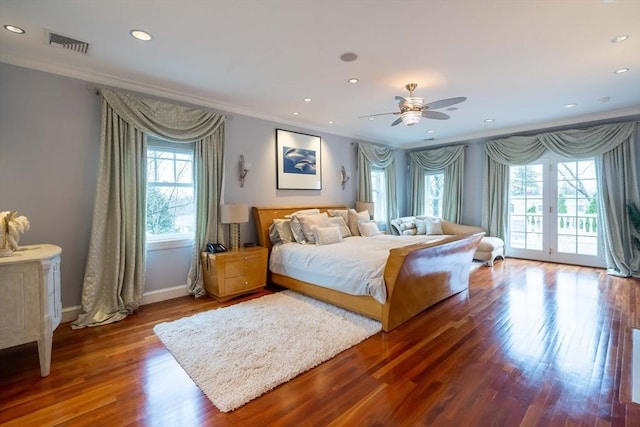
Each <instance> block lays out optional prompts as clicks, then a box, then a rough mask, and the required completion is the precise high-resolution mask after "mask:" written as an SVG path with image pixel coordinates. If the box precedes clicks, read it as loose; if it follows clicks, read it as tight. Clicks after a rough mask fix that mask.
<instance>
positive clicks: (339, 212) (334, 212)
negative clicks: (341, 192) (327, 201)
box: [327, 209, 349, 237]
mask: <svg viewBox="0 0 640 427" xmlns="http://www.w3.org/2000/svg"><path fill="white" fill-rule="evenodd" d="M327 213H328V214H329V216H330V217H336V216H339V217H342V219H343V220H344V223H345V224H348V223H349V209H327ZM343 237H344V236H343Z"/></svg>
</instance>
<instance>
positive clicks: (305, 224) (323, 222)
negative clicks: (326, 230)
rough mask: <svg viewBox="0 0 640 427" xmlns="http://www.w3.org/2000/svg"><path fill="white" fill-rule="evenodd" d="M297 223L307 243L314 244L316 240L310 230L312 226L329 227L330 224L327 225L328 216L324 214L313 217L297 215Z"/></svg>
mask: <svg viewBox="0 0 640 427" xmlns="http://www.w3.org/2000/svg"><path fill="white" fill-rule="evenodd" d="M296 217H297V218H298V222H299V223H300V227H301V228H302V234H304V238H305V239H306V240H307V242H309V243H315V242H316V239H315V237H314V236H313V230H312V229H311V228H312V227H313V226H314V225H317V226H318V227H329V226H330V225H331V224H330V223H329V215H327V213H326V212H322V213H319V214H315V215H297V216H296Z"/></svg>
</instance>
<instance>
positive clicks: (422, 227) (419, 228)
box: [416, 219, 427, 234]
mask: <svg viewBox="0 0 640 427" xmlns="http://www.w3.org/2000/svg"><path fill="white" fill-rule="evenodd" d="M416 234H427V221H426V220H424V219H416Z"/></svg>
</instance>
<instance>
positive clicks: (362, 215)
mask: <svg viewBox="0 0 640 427" xmlns="http://www.w3.org/2000/svg"><path fill="white" fill-rule="evenodd" d="M369 220H370V217H369V211H362V212H356V210H355V209H349V222H348V224H349V230H351V234H352V235H354V236H359V235H360V230H358V221H369Z"/></svg>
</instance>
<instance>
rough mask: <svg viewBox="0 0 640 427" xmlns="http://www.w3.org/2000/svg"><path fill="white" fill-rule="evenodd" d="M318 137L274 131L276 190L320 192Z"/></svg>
mask: <svg viewBox="0 0 640 427" xmlns="http://www.w3.org/2000/svg"><path fill="white" fill-rule="evenodd" d="M320 145H321V138H320V137H319V136H313V135H307V134H304V133H298V132H290V131H287V130H283V129H276V163H277V164H276V171H277V172H276V178H277V189H278V190H322V159H321V155H320Z"/></svg>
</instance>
